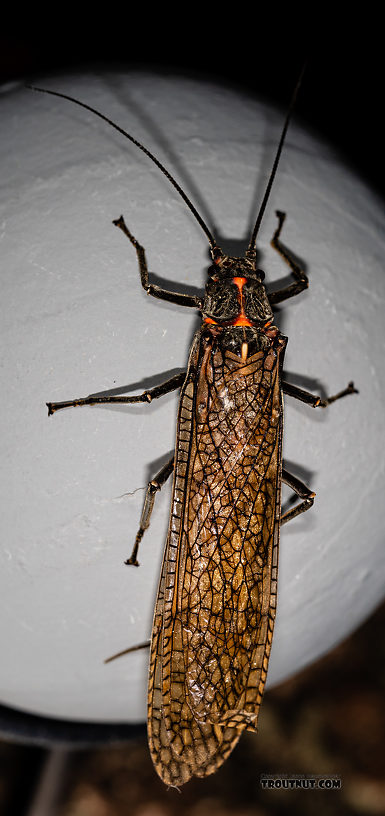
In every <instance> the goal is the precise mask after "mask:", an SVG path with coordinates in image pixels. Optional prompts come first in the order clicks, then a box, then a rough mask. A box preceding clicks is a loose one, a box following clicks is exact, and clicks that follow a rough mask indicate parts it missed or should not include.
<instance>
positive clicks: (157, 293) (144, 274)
mask: <svg viewBox="0 0 385 816" xmlns="http://www.w3.org/2000/svg"><path fill="white" fill-rule="evenodd" d="M112 223H113V224H115V226H116V227H119V229H121V230H122V232H124V234H125V235H126V236H127V238H128V239H129V240H130V241H131V243H132V245H133V246H134V247H135V250H136V254H137V257H138V263H139V272H140V280H141V284H142V286H143V289H144V290H145V291H146V292H147V294H148V295H152V296H153V297H156V298H158V299H159V300H168V301H169V303H177V304H179V305H180V306H193V307H195V308H196V309H200V308H201V307H202V299H201V298H200V297H195V296H194V295H183V294H180V293H179V292H168V291H167V289H161V288H160V287H159V286H155V284H153V283H150V282H149V276H148V269H147V261H146V253H145V250H144V247H142V246H141V244H140V243H139V241H137V240H136V238H134V236H133V235H132V234H131V232H130V230H129V229H128V227H127V225H126V222H125V220H124V218H123V216H122V215H121V216H120V218H117V219H116V221H113V222H112Z"/></svg>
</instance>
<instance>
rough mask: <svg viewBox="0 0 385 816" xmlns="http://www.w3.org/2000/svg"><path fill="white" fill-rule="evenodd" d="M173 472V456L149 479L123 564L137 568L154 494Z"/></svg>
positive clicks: (148, 523)
mask: <svg viewBox="0 0 385 816" xmlns="http://www.w3.org/2000/svg"><path fill="white" fill-rule="evenodd" d="M173 470H174V455H173V456H172V457H171V459H169V461H168V462H166V464H165V465H163V467H162V469H161V470H160V471H159V473H157V475H156V476H155V477H154V479H151V482H149V483H148V485H147V490H146V495H145V499H144V505H143V510H142V515H141V518H140V524H139V530H138V532H137V534H136V538H135V544H134V547H133V550H132V553H131V555H130V557H129V558H127V561H125V562H124V563H125V564H133V565H134V566H135V567H138V566H139V562H138V559H137V555H138V549H139V544H140V542H141V540H142V538H143V534H144V533H145V532H146V530H147V529H148V527H149V526H150V518H151V514H152V511H153V509H154V504H155V495H156V493H157V492H158V491H159V490H160V489H161V488H162V486H163V485H164V483H165V482H166V481H167V479H168V477H169V476H171V474H172V472H173Z"/></svg>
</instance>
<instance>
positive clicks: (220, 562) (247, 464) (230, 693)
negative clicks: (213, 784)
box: [149, 332, 285, 785]
mask: <svg viewBox="0 0 385 816" xmlns="http://www.w3.org/2000/svg"><path fill="white" fill-rule="evenodd" d="M284 346H285V340H284V339H283V338H280V337H277V338H276V340H275V341H274V342H272V343H271V346H270V348H269V349H268V350H265V351H260V352H257V353H256V354H254V355H253V356H252V357H250V358H248V359H247V360H246V361H242V360H241V359H240V357H239V356H238V355H236V354H233V353H232V352H230V351H229V350H228V349H223V348H222V347H221V344H220V342H216V341H215V340H214V338H212V337H211V336H210V333H209V334H207V332H205V333H202V334H201V333H198V336H197V338H196V340H195V343H194V346H193V349H192V352H191V355H190V361H189V371H188V374H187V377H186V382H185V384H184V386H183V389H182V394H181V401H180V408H179V423H178V435H177V444H176V464H175V477H174V495H173V506H172V511H171V519H170V528H169V534H168V540H167V545H166V551H165V560H164V564H163V570H162V578H161V585H160V587H159V594H158V600H157V605H156V611H155V622H154V637H153V645H152V666H154V668H155V680H154V681H153V682H154V686H153V687H152V688H150V693H149V695H150V696H149V706H150V717H149V720H150V723H149V734H150V747H151V750H152V753H153V759H154V762H155V766H156V768H157V770H158V773H159V774H160V776H161V777H162V778H163V779H164V781H165V782H167V783H168V784H173V785H178V784H182V783H183V782H186V781H187V779H188V778H190V776H192V775H197V776H205V775H207V774H209V773H212V772H213V771H214V770H216V769H217V767H218V766H219V765H220V764H222V762H223V761H224V759H225V758H226V756H227V755H228V754H229V753H230V751H231V750H232V748H233V747H234V745H235V744H236V742H237V741H238V739H239V736H240V734H241V732H242V730H243V729H245V728H250V727H251V728H255V727H256V720H257V716H258V709H259V705H260V702H261V697H262V692H263V686H264V682H265V678H266V670H267V659H268V653H269V651H270V643H271V638H272V631H273V621H274V613H275V593H276V552H277V546H278V531H279V513H280V491H279V483H280V467H281V464H280V463H281V435H282V434H281V430H282V406H281V396H280V383H279V374H280V368H281V362H282V360H281V358H282V356H283V351H284ZM197 370H198V371H199V374H198V376H197V378H195V371H197ZM273 560H274V563H273ZM151 720H152V722H151ZM155 732H156V733H155Z"/></svg>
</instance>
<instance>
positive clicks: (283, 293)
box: [268, 210, 309, 305]
mask: <svg viewBox="0 0 385 816" xmlns="http://www.w3.org/2000/svg"><path fill="white" fill-rule="evenodd" d="M275 214H276V216H277V218H278V226H277V229H276V230H275V233H274V235H273V237H272V239H271V246H272V247H273V248H274V249H276V250H277V252H279V254H280V255H281V256H282V258H283V259H284V261H286V263H287V264H289V266H290V269H291V271H292V273H293V275H294V277H295V278H296V281H295V283H291V284H290V286H286V287H285V288H284V289H278V290H277V291H276V292H269V295H268V297H269V301H270V303H271V304H272V305H273V304H275V303H281V302H282V301H283V300H287V299H288V298H291V297H294V296H295V295H299V293H300V292H303V290H304V289H307V288H308V286H309V279H308V277H307V275H306V273H305V271H304V270H303V269H302V268H301V267H300V265H299V264H298V263H297V262H296V261H295V260H294V258H293V256H292V254H291V253H290V252H289V250H288V249H287V248H286V247H285V246H284V245H283V244H282V243H281V241H280V240H279V236H280V234H281V229H282V226H283V223H284V221H285V218H286V213H283V212H280V210H276V213H275Z"/></svg>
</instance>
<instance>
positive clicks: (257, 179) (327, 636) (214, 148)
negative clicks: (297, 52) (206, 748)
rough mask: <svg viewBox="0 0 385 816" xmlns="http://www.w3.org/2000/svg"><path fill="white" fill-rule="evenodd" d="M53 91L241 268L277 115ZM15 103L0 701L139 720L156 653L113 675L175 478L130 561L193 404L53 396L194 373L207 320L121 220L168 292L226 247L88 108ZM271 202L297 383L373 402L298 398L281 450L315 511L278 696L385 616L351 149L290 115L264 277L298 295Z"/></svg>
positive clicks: (6, 197)
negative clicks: (317, 402) (291, 680)
mask: <svg viewBox="0 0 385 816" xmlns="http://www.w3.org/2000/svg"><path fill="white" fill-rule="evenodd" d="M39 84H42V85H47V86H48V87H50V88H51V89H53V90H57V91H59V92H62V93H66V94H70V95H73V96H75V97H76V98H78V99H80V100H82V101H83V102H85V103H87V104H89V105H92V106H94V107H96V108H98V109H99V110H100V111H101V112H102V113H103V114H105V115H106V116H108V117H110V118H111V119H113V120H114V121H115V122H117V123H118V124H119V125H121V126H122V127H124V128H126V129H127V130H128V131H129V132H130V133H131V134H132V135H133V136H134V137H135V138H136V139H139V140H141V141H143V142H144V144H145V145H146V146H147V147H148V148H149V149H150V150H151V151H153V153H155V155H156V156H157V157H158V158H159V159H160V161H161V162H163V163H164V164H165V165H166V166H167V167H168V168H169V170H170V171H171V173H172V174H173V175H174V176H175V177H176V178H177V180H178V182H179V183H180V184H181V186H182V187H183V189H184V190H185V192H186V193H187V195H188V196H189V197H190V198H191V199H192V201H193V202H194V204H195V206H196V207H197V209H198V210H199V212H200V214H201V215H202V216H203V218H204V219H205V221H206V222H207V223H208V226H209V228H210V229H211V230H212V231H213V232H214V233H215V235H216V236H217V237H218V240H219V242H221V243H222V245H223V248H224V249H225V250H227V251H229V249H230V251H231V252H232V253H233V254H234V250H236V252H235V254H243V251H244V249H245V246H246V242H247V239H248V237H249V235H250V230H251V226H252V223H253V221H254V220H255V217H256V214H257V210H258V203H259V202H260V201H261V198H262V195H263V191H264V188H265V185H266V182H267V178H268V175H269V172H270V168H271V165H272V161H273V158H274V154H275V150H276V146H277V143H278V140H279V135H280V131H281V127H282V123H283V118H284V113H283V112H282V111H281V112H278V111H275V110H273V109H272V108H270V107H268V106H266V105H265V104H261V103H259V102H256V101H255V100H254V99H251V98H249V97H247V96H244V95H242V94H240V93H237V92H236V91H235V90H229V89H226V88H224V87H220V86H216V85H210V84H209V83H207V82H202V83H200V82H199V81H197V80H195V79H194V80H189V79H186V78H176V77H170V76H168V77H160V76H157V75H155V74H154V75H153V74H141V73H132V74H126V75H123V74H120V75H119V74H114V75H109V76H106V77H102V78H100V77H98V78H95V77H90V76H83V77H78V76H77V77H76V78H75V77H67V78H63V77H60V78H58V79H56V80H53V79H51V80H47V81H44V82H43V80H41V82H40V83H39ZM0 104H1V121H2V128H1V135H0V153H1V166H2V170H1V176H2V185H1V246H2V270H1V276H2V301H1V333H2V351H3V363H2V366H3V376H4V379H3V393H2V400H1V414H2V416H1V424H2V430H3V438H2V456H1V460H2V486H1V495H2V500H3V510H2V514H1V522H2V535H1V567H0V598H1V615H0V630H1V636H0V637H1V655H2V670H1V681H0V682H1V689H0V698H1V702H2V703H3V704H6V705H9V706H14V707H18V708H21V709H24V710H26V711H29V712H32V713H39V714H43V715H48V716H54V717H64V718H70V719H73V720H83V721H99V722H100V721H120V722H135V721H140V720H143V719H144V717H145V710H146V685H147V661H148V655H147V653H146V652H145V651H142V652H137V653H135V654H131V655H128V656H127V657H125V658H122V659H120V660H118V661H116V662H114V663H112V664H110V665H107V666H105V665H104V664H103V660H104V658H106V657H108V656H109V655H111V654H112V653H114V652H116V651H119V650H121V649H124V648H126V647H129V646H131V645H133V644H136V643H140V642H142V641H144V640H146V639H147V638H148V637H149V635H150V631H151V625H152V615H153V606H154V600H155V595H156V589H157V582H158V576H159V571H160V564H161V559H162V552H163V548H164V543H165V537H166V529H167V521H168V509H169V504H170V493H171V480H169V482H168V483H167V485H165V486H164V488H163V490H162V491H161V493H160V494H159V495H158V496H157V499H156V504H155V510H154V513H153V517H152V521H151V527H150V529H149V531H148V532H147V533H146V534H145V536H144V539H143V542H142V546H141V551H140V555H139V560H140V565H141V566H140V568H139V569H136V568H134V567H125V566H123V561H124V560H125V559H126V558H127V557H128V556H129V554H130V552H131V547H132V544H133V540H134V537H135V534H136V531H137V528H138V524H139V518H140V513H141V509H142V504H143V499H144V488H145V485H146V483H147V481H148V479H149V478H151V477H153V476H154V475H155V474H156V473H157V472H158V471H159V469H160V467H161V465H162V464H163V463H164V462H165V461H166V459H167V455H168V456H170V455H171V452H172V449H173V445H174V436H175V419H176V410H177V395H176V394H170V395H168V396H165V397H163V398H162V399H160V400H157V401H154V402H153V403H152V404H151V405H143V406H120V407H94V408H78V409H71V410H66V411H62V412H60V413H58V414H56V415H54V416H53V417H51V418H49V419H48V417H47V409H46V407H45V403H46V401H60V400H65V399H73V398H75V397H82V396H87V394H90V393H95V392H100V391H105V390H109V389H118V391H117V392H115V393H122V391H123V389H126V390H127V388H132V389H133V390H134V393H139V392H140V391H142V390H143V389H144V388H145V387H148V386H151V385H155V384H159V383H160V382H161V381H162V380H164V379H166V378H167V376H169V375H170V372H171V373H175V372H176V371H180V370H181V369H183V368H184V367H185V366H186V360H187V354H188V349H189V345H190V343H191V339H192V336H193V332H194V330H195V328H196V327H197V325H198V322H199V318H198V316H197V314H196V312H195V311H194V310H193V309H183V308H182V307H178V306H174V305H172V304H167V303H164V302H161V301H157V300H155V299H153V298H151V297H147V296H146V295H145V293H144V291H143V289H142V288H141V286H140V279H139V272H138V265H137V259H136V255H135V252H134V250H133V247H132V246H131V244H130V243H129V241H128V240H127V239H126V238H125V237H124V236H123V234H122V233H121V232H120V231H119V230H117V229H116V228H115V227H114V226H113V225H112V223H111V222H112V220H113V219H115V218H118V217H119V216H120V214H121V213H123V214H124V216H125V219H126V222H127V224H128V226H129V228H130V229H131V231H132V232H133V234H134V235H135V236H136V237H137V239H138V240H139V241H140V242H141V244H143V246H144V247H145V249H146V253H147V259H148V264H149V268H150V270H153V272H154V274H155V275H156V280H157V282H158V283H159V282H160V283H161V285H163V286H165V287H168V288H169V289H172V290H176V291H178V290H179V291H180V290H181V291H186V287H187V288H188V287H197V289H200V290H202V288H203V286H204V282H205V269H206V267H207V265H208V261H209V257H208V243H207V240H206V237H205V235H204V233H203V231H202V230H201V228H200V226H199V225H198V223H197V222H196V221H195V220H194V218H193V216H192V215H191V213H190V212H189V210H188V209H187V208H186V206H185V205H184V203H183V201H182V200H181V198H180V197H179V196H178V194H177V193H176V192H175V190H173V188H172V187H171V185H170V183H169V181H168V180H167V178H165V177H164V176H163V175H162V174H161V173H160V171H159V170H158V169H157V168H156V167H155V166H154V164H153V163H152V162H151V161H150V160H149V159H148V158H147V157H146V156H144V155H143V153H141V151H140V150H138V149H137V148H136V147H135V146H133V145H132V144H130V143H129V142H127V141H126V140H124V139H123V137H122V136H120V135H119V134H118V133H116V131H114V130H112V129H111V128H109V127H108V126H107V125H106V124H104V123H103V122H101V121H100V120H99V119H97V118H96V117H95V116H93V115H92V114H91V113H89V112H88V111H86V110H82V109H80V108H79V107H76V106H75V105H72V104H70V103H69V102H66V101H65V100H63V99H58V98H55V97H52V96H43V95H42V94H37V93H33V92H32V91H30V90H26V89H24V88H20V87H9V88H6V89H5V90H4V93H3V95H2V97H1V99H0ZM275 209H281V210H284V211H286V212H287V220H286V222H285V225H284V229H283V232H282V240H283V242H284V243H285V244H286V245H287V246H288V247H289V248H290V249H291V250H292V252H293V253H295V254H296V256H297V257H299V258H300V259H301V260H302V261H303V262H304V264H305V266H306V269H307V272H308V275H309V278H310V288H309V290H308V291H307V292H304V293H302V294H301V295H300V296H298V297H296V298H293V300H289V301H287V302H285V303H284V304H282V306H281V307H280V309H279V310H278V313H277V323H278V325H279V327H280V329H281V331H282V332H283V333H284V334H286V335H288V337H289V343H288V348H287V354H286V366H285V367H286V370H287V372H289V373H290V375H288V379H289V380H291V381H292V382H294V383H295V384H297V385H302V386H303V387H305V388H309V386H310V387H311V388H312V390H313V391H314V392H315V393H317V392H321V393H323V394H325V393H335V392H336V391H339V390H340V389H342V388H344V387H345V386H346V385H347V383H348V382H349V380H354V381H355V384H356V386H357V388H358V389H359V394H358V395H354V396H351V397H348V398H346V399H343V400H341V402H337V403H336V404H334V405H332V406H331V407H329V408H328V409H327V410H320V409H319V410H313V409H311V408H309V407H307V406H306V405H303V404H301V403H299V402H297V401H295V400H293V399H290V398H286V399H285V406H286V408H285V441H284V458H285V460H286V461H287V463H288V469H291V470H292V471H293V472H294V473H295V474H296V475H297V476H299V477H300V478H302V479H303V480H304V481H305V482H307V483H308V484H309V486H310V487H311V489H312V490H315V492H316V494H317V497H316V502H315V505H314V508H313V509H312V510H310V511H309V512H307V513H305V514H304V515H302V516H300V517H298V518H296V519H295V520H294V521H292V522H291V523H290V524H288V525H287V526H285V527H284V529H283V531H282V538H281V552H280V566H279V591H278V614H277V623H276V630H275V636H274V641H273V649H272V654H271V660H270V667H269V675H268V685H270V686H271V685H273V684H275V683H277V682H279V681H280V680H283V679H284V678H286V677H288V676H289V675H291V674H293V673H295V672H296V671H297V670H299V669H300V668H302V667H303V666H305V665H306V664H307V663H309V662H310V661H312V660H315V659H316V658H317V657H319V656H320V655H322V654H323V653H325V652H326V651H327V650H328V649H330V648H332V647H333V646H334V645H335V644H336V643H338V641H340V640H341V639H342V638H344V637H345V636H346V635H348V634H349V633H350V632H351V631H352V630H353V629H354V628H355V627H356V626H357V625H358V624H359V623H360V622H361V621H362V620H363V619H364V618H365V617H366V616H367V615H368V614H369V613H370V612H371V611H372V610H373V608H374V607H375V606H376V605H377V604H378V603H379V602H380V600H381V598H382V595H383V590H384V574H385V563H384V561H385V549H384V534H383V496H384V466H383V460H384V456H383V442H384V424H385V417H384V409H383V406H384V403H385V394H384V385H385V378H384V320H383V314H384V304H385V276H384V272H383V255H384V248H383V221H382V218H383V214H382V208H381V205H380V202H379V200H378V199H376V197H375V195H374V194H373V193H372V192H371V191H370V190H369V189H367V187H366V186H365V185H364V183H363V182H362V181H361V180H360V179H359V178H357V177H356V176H355V175H354V174H353V173H352V172H351V171H350V170H348V169H347V168H346V167H345V166H344V164H343V162H342V160H341V157H339V156H337V155H336V153H335V152H334V151H333V149H331V148H330V147H329V146H326V145H325V144H322V143H321V142H320V141H318V140H317V139H316V138H315V137H314V136H312V135H310V134H309V133H307V132H304V131H303V130H301V129H300V128H299V127H298V126H297V125H296V124H295V122H293V124H292V125H291V126H290V130H289V133H288V137H287V141H286V145H285V149H284V152H283V155H282V159H281V163H280V166H279V170H278V174H277V178H276V181H275V183H274V187H273V191H272V195H271V198H270V201H269V204H268V208H267V211H266V214H265V217H264V219H263V223H262V228H261V231H260V234H259V236H258V248H259V251H260V258H259V265H260V266H261V267H262V268H263V269H264V270H265V272H266V281H267V282H268V283H269V284H274V285H287V283H288V282H289V279H290V276H289V270H288V267H287V266H286V265H285V263H284V261H283V260H282V258H281V257H280V256H279V255H278V254H277V252H275V251H274V250H273V249H272V248H271V247H270V239H271V237H272V234H273V231H274V229H275V227H276V217H275V214H274V211H275ZM164 372H166V373H165V374H164ZM287 495H288V494H287V493H286V492H285V496H286V498H287Z"/></svg>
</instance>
